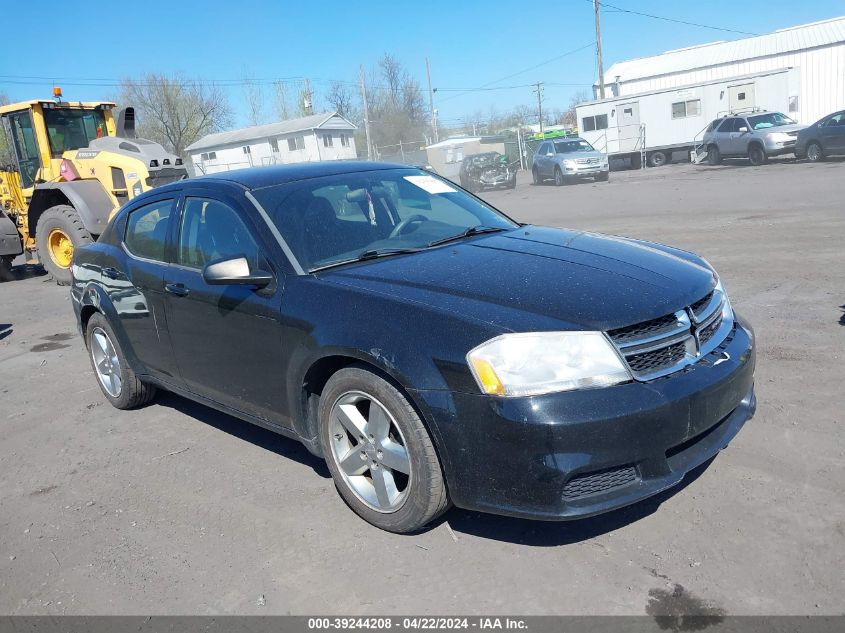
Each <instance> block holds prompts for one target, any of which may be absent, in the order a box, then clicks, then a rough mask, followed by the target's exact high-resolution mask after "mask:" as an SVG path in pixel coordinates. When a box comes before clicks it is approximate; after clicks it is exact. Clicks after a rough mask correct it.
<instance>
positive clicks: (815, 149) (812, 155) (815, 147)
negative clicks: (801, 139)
mask: <svg viewBox="0 0 845 633" xmlns="http://www.w3.org/2000/svg"><path fill="white" fill-rule="evenodd" d="M821 157H822V148H821V147H819V144H818V143H810V145H809V147H807V159H808V160H810V161H812V162H814V163H815V162H816V161H818V160H820V159H821Z"/></svg>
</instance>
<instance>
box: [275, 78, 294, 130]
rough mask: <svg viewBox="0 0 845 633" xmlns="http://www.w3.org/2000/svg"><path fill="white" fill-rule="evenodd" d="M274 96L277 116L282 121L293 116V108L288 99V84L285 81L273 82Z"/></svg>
mask: <svg viewBox="0 0 845 633" xmlns="http://www.w3.org/2000/svg"><path fill="white" fill-rule="evenodd" d="M273 97H274V98H273V101H274V105H275V111H276V117H277V118H278V119H279V120H280V121H286V120H287V119H289V118H291V112H292V109H291V106H290V102H289V101H288V88H287V84H286V83H285V82H284V81H276V82H273Z"/></svg>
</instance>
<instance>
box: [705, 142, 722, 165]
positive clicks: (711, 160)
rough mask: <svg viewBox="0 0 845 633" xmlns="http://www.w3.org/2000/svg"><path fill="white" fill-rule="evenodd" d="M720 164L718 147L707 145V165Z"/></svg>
mask: <svg viewBox="0 0 845 633" xmlns="http://www.w3.org/2000/svg"><path fill="white" fill-rule="evenodd" d="M721 162H722V152H720V151H719V146H718V145H709V146H708V147H707V163H708V164H709V165H718V164H719V163H721Z"/></svg>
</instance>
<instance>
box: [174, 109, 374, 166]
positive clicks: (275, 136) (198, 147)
mask: <svg viewBox="0 0 845 633" xmlns="http://www.w3.org/2000/svg"><path fill="white" fill-rule="evenodd" d="M356 129H357V128H356V126H355V125H354V124H353V123H350V122H349V121H347V120H346V119H344V118H343V117H342V116H340V115H339V114H338V113H337V112H324V113H322V114H313V115H311V116H306V117H301V118H298V119H289V120H287V121H279V122H278V123H269V124H267V125H255V126H252V127H246V128H241V129H239V130H231V131H229V132H218V133H216V134H209V135H207V136H204V137H203V138H201V139H200V140H198V141H196V142H195V143H192V144H191V145H189V146H188V147H187V148H186V150H187V151H188V153H190V155H191V165H192V166H193V169H194V173H195V174H197V175H200V174H213V173H216V172H220V171H229V170H232V169H243V168H245V167H258V166H261V165H276V164H283V163H302V162H310V161H318V160H343V159H354V158H357V156H358V153H357V151H356V149H355V139H354V137H353V134H354V132H355V130H356Z"/></svg>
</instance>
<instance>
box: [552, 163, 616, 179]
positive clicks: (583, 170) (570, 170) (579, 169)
mask: <svg viewBox="0 0 845 633" xmlns="http://www.w3.org/2000/svg"><path fill="white" fill-rule="evenodd" d="M608 170H609V167H608V166H607V165H602V164H601V163H599V164H597V165H576V166H575V167H564V168H563V175H564V176H569V177H572V178H582V177H583V178H591V177H593V176H599V175H601V174H606V173H607V172H608Z"/></svg>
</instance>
